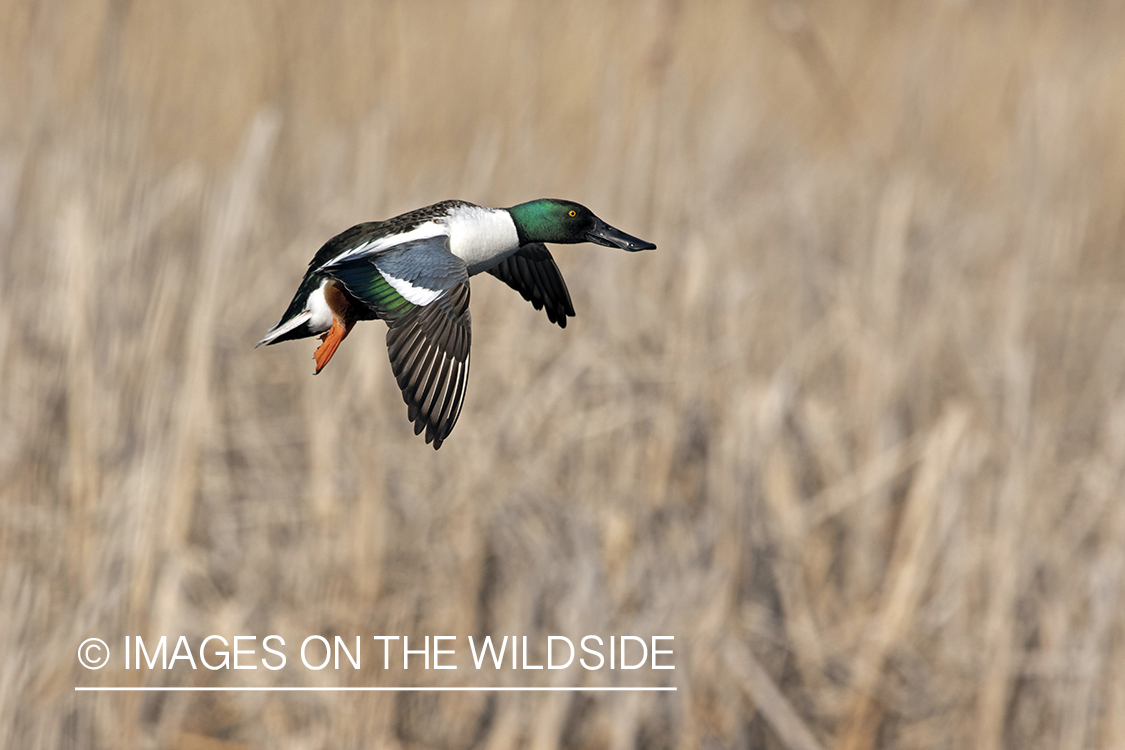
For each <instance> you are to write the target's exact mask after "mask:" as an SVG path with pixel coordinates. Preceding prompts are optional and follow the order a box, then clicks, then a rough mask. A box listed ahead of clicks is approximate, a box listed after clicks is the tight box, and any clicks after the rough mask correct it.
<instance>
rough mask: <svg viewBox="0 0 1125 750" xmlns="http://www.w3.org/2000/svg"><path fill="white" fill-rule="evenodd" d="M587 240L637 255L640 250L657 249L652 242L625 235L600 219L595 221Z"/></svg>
mask: <svg viewBox="0 0 1125 750" xmlns="http://www.w3.org/2000/svg"><path fill="white" fill-rule="evenodd" d="M586 239H587V240H589V241H590V242H594V243H597V244H599V245H605V246H606V247H619V248H621V249H622V250H628V251H629V252H631V253H635V252H637V251H638V250H655V249H656V245H654V244H652V243H651V242H645V241H644V240H642V239H640V238H638V237H634V236H632V235H631V234H625V233H624V232H622V231H621V230H620V229H617V228H615V227H611V226H610V225H609V224H606V223H605V222H604V221H602V220H601V219H598V218H595V219H594V228H593V229H591V230H590V231H589V232H587V233H586Z"/></svg>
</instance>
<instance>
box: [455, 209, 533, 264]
mask: <svg viewBox="0 0 1125 750" xmlns="http://www.w3.org/2000/svg"><path fill="white" fill-rule="evenodd" d="M445 225H446V226H447V227H448V231H449V249H450V251H451V252H452V253H453V254H454V255H456V256H457V257H458V258H460V259H461V260H463V261H465V265H466V266H467V269H468V272H469V275H470V276H472V275H473V274H477V273H480V272H481V271H484V270H486V269H489V268H491V267H492V266H494V265H496V264H497V263H499V262H500V261H501V260H503V259H504V258H505V257H506V256H508V255H511V254H512V253H514V252H515V251H516V250H519V237H518V236H517V235H516V224H515V222H513V221H512V217H511V216H510V215H509V214H508V212H507V211H502V210H499V209H495V208H485V207H483V206H461V207H458V208H457V209H455V210H454V211H453V212H452V213H451V214H450V215H449V216H448V217H447V218H446V220H445Z"/></svg>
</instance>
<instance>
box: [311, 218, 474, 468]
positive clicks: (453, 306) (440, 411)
mask: <svg viewBox="0 0 1125 750" xmlns="http://www.w3.org/2000/svg"><path fill="white" fill-rule="evenodd" d="M322 272H323V273H325V274H327V275H329V276H331V277H332V278H335V279H336V280H337V281H339V282H340V283H341V284H343V285H344V288H345V289H346V290H347V292H348V294H349V295H351V296H352V297H354V298H355V299H356V300H357V301H359V302H361V303H362V304H364V305H366V306H367V307H368V308H369V309H370V310H371V311H372V312H373V313H375V315H376V316H377V317H380V318H383V319H384V320H386V321H387V325H388V326H389V327H390V330H388V331H387V349H388V351H389V353H390V357H391V369H392V370H393V371H394V374H395V379H396V380H397V381H398V386H399V388H401V389H402V398H403V401H405V402H406V406H407V416H408V417H409V418H410V421H412V422H413V423H414V433H415V434H419V433H421V432H422V430H425V431H426V442H427V443H431V442H432V443H433V444H434V448H435V449H436V448H440V447H441V443H442V441H443V440H445V439H446V438H447V437H449V433H450V432H451V431H452V430H453V426H454V425H455V424H456V423H457V417H458V416H460V414H461V405H462V404H463V403H464V401H465V385H466V382H467V381H468V377H469V347H470V343H471V340H472V330H471V317H470V315H469V275H468V272H467V271H466V268H465V262H464V261H462V260H461V259H460V258H458V257H456V256H455V255H453V253H451V252H450V251H449V237H448V236H446V235H441V236H438V237H429V238H425V239H419V240H416V241H412V242H406V243H403V244H401V245H396V246H395V247H392V248H391V249H389V250H386V251H384V252H381V253H379V254H378V255H370V256H363V257H353V258H345V259H343V260H341V261H335V262H333V263H331V264H329V265H327V266H325V267H324V268H323V269H322Z"/></svg>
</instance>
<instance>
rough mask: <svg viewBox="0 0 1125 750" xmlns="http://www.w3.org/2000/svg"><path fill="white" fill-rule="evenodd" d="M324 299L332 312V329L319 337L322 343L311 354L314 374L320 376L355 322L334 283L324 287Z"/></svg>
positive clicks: (345, 301)
mask: <svg viewBox="0 0 1125 750" xmlns="http://www.w3.org/2000/svg"><path fill="white" fill-rule="evenodd" d="M324 299H325V301H326V302H327V303H328V308H329V309H330V310H331V311H332V327H331V328H329V329H328V332H327V333H325V334H324V335H323V336H321V337H320V340H321V341H323V342H324V343H323V344H321V345H320V346H319V347H317V350H316V353H315V354H313V359H315V360H316V373H315V374H320V371H321V370H323V369H324V366H325V365H326V364H328V360H330V359H332V355H333V354H335V353H336V348H337V347H338V346H340V342H341V341H343V340H344V339H345V338H347V336H348V334H349V333H350V332H351V330H352V326H354V325H355V320H353V319H352V316H351V315H350V314H349V313H350V306H349V305H348V299H347V297H345V296H344V293H343V292H341V291H340V288H339V287H338V286H337V285H336V282H335V281H332V282H329V284H328V286H327V287H325V289H324Z"/></svg>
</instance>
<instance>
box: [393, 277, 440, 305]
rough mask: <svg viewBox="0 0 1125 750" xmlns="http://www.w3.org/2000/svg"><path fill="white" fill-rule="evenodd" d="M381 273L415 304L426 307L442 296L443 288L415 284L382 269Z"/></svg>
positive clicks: (405, 297)
mask: <svg viewBox="0 0 1125 750" xmlns="http://www.w3.org/2000/svg"><path fill="white" fill-rule="evenodd" d="M379 273H380V274H382V276H383V278H384V279H386V280H387V283H388V284H390V285H391V286H392V287H394V290H395V291H396V292H398V293H399V294H401V295H402V297H403V299H405V300H406V301H407V302H410V303H413V304H415V305H421V306H423V307H425V306H426V305H428V304H430V303H431V302H433V301H434V300H435V299H437V298H438V297H440V296H441V293H442V290H441V289H427V288H426V287H424V286H414V285H413V284H411V283H410V282H409V281H407V280H406V279H396V278H395V277H394V276H391V275H390V274H386V273H383V272H382V271H379Z"/></svg>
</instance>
